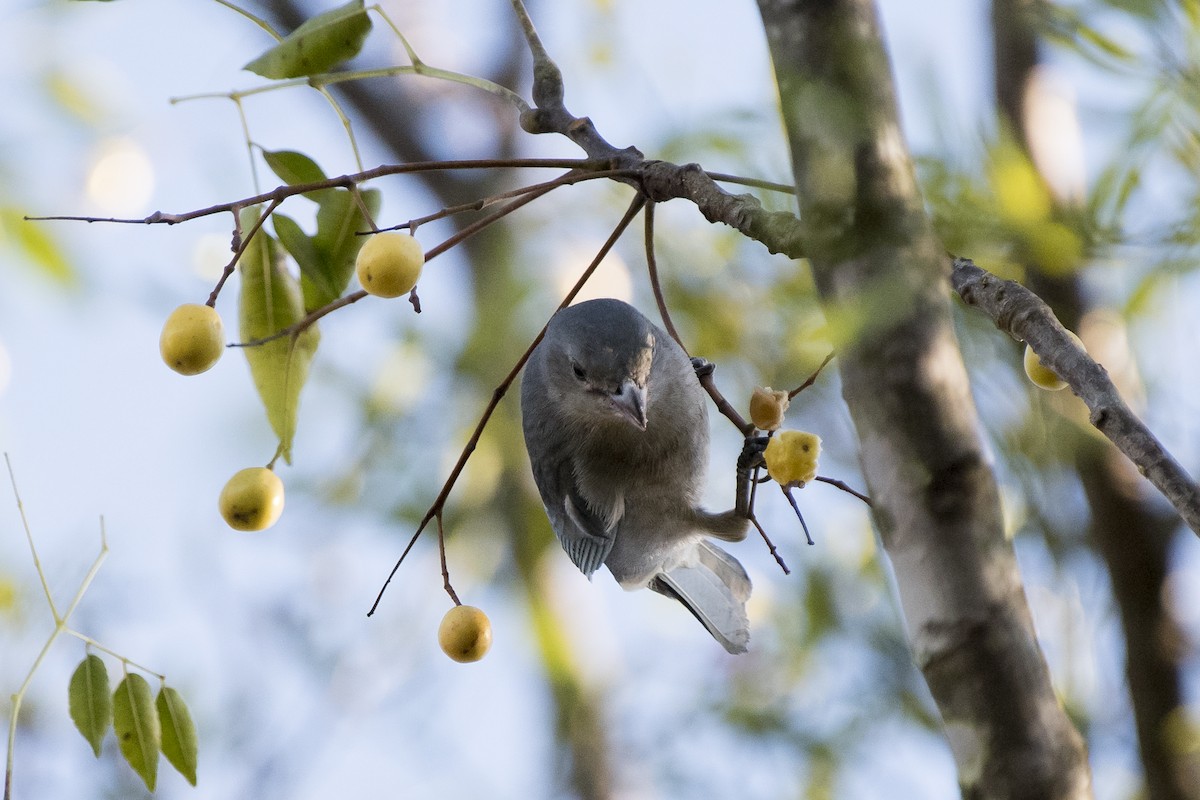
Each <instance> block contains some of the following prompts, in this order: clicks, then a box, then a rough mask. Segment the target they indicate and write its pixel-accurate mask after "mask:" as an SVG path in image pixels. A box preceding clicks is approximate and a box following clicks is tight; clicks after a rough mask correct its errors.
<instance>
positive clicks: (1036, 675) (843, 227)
mask: <svg viewBox="0 0 1200 800" xmlns="http://www.w3.org/2000/svg"><path fill="white" fill-rule="evenodd" d="M759 7H760V10H761V12H762V16H763V20H764V23H765V27H766V32H767V38H768V42H769V44H770V49H771V55H772V59H773V62H774V66H775V72H776V78H777V80H778V83H779V88H780V94H781V98H782V101H783V114H784V122H785V125H786V127H787V132H788V137H789V141H790V144H791V150H792V159H793V167H794V170H795V177H796V186H797V190H798V193H799V197H800V206H801V219H802V220H803V222H804V226H805V230H804V233H805V236H804V239H805V242H806V248H807V251H808V253H809V257H810V260H811V262H812V267H813V270H814V273H815V276H816V281H817V286H818V289H819V291H820V293H821V296H822V300H823V303H824V304H825V306H826V308H827V311H828V313H829V314H830V315H831V316H832V317H835V318H846V317H847V316H850V317H851V318H852V319H854V320H857V322H858V324H857V327H855V328H854V329H853V330H852V332H850V333H848V334H847V337H846V341H844V342H841V343H840V345H839V353H840V358H839V362H840V367H841V371H842V377H843V386H844V395H845V398H846V402H847V404H848V406H849V409H850V413H851V415H852V417H853V419H854V422H855V425H856V427H857V430H858V436H859V442H860V457H861V459H862V463H863V469H864V472H865V475H866V478H867V483H868V486H869V489H870V494H871V498H872V501H873V503H874V513H875V517H876V523H877V525H878V527H879V531H880V535H881V538H882V540H883V544H884V547H885V549H886V551H887V553H888V556H889V558H890V560H891V564H892V567H893V569H894V571H895V575H896V579H897V585H898V587H899V592H900V600H901V606H902V611H903V614H904V618H905V621H906V624H907V626H908V632H909V638H910V642H911V645H912V649H913V653H914V656H915V658H916V661H917V663H918V665H919V666H920V668H921V670H922V671H923V673H924V675H925V679H926V681H927V682H928V684H929V687H930V689H931V690H932V693H933V696H934V699H935V700H936V701H937V703H938V706H939V708H940V710H941V713H942V717H943V719H944V721H945V725H946V733H947V737H948V739H949V741H950V744H951V747H952V749H953V750H954V754H955V758H956V761H957V764H958V769H959V781H960V784H961V787H962V790H963V793H964V796H966V797H971V798H1084V797H1089V796H1090V794H1091V785H1090V776H1089V773H1088V768H1087V762H1086V757H1085V754H1084V749H1083V744H1082V741H1081V739H1080V737H1079V734H1078V733H1077V732H1076V731H1075V729H1074V728H1073V727H1072V726H1071V724H1070V722H1069V721H1068V719H1067V717H1066V715H1065V713H1064V712H1063V710H1062V708H1061V707H1060V706H1059V704H1058V702H1057V699H1056V698H1055V695H1054V692H1053V690H1052V688H1051V685H1050V678H1049V674H1048V671H1047V668H1046V664H1045V661H1044V659H1043V657H1042V654H1041V652H1040V650H1039V649H1038V647H1037V644H1036V641H1035V638H1034V631H1033V626H1032V622H1031V619H1030V615H1029V610H1028V607H1027V604H1026V601H1025V596H1024V592H1023V589H1022V586H1021V581H1020V577H1019V575H1018V572H1017V567H1016V562H1015V558H1014V555H1013V551H1012V548H1011V546H1010V544H1009V543H1008V542H1007V541H1006V540H1005V538H1004V534H1003V529H1002V524H1001V523H1002V520H1001V514H1000V506H999V498H998V493H997V488H996V484H995V479H994V477H993V475H992V473H991V470H990V468H989V466H988V464H987V461H986V458H985V456H984V451H983V445H982V442H981V440H980V437H979V433H978V430H979V424H978V419H977V416H976V411H975V408H974V404H973V402H972V400H971V395H970V390H969V387H968V384H967V376H966V370H965V367H964V366H963V363H962V358H961V355H960V353H959V351H958V347H957V344H956V342H955V338H954V334H953V331H952V328H951V324H950V306H949V299H948V285H947V281H946V273H947V267H948V262H947V259H946V257H945V255H944V254H943V252H942V250H941V247H940V246H939V243H938V242H937V240H936V239H935V237H934V236H933V234H932V231H931V229H930V225H929V220H928V218H927V216H926V215H925V212H924V209H923V205H922V202H921V198H920V195H919V192H918V190H917V186H916V181H915V178H914V175H913V171H912V165H911V162H910V160H909V157H908V155H907V152H906V150H905V147H904V144H903V141H902V137H901V135H900V129H899V123H898V120H897V111H896V104H895V99H894V96H893V90H892V84H891V77H890V69H889V65H888V63H887V57H886V54H885V52H884V49H883V44H882V41H881V39H880V34H879V30H878V23H877V20H876V15H875V10H874V8H873V6H872V4H871V3H869V2H866V1H865V0H822V1H820V2H818V1H817V0H807V1H802V0H791V1H788V0H759ZM852 312H856V313H852Z"/></svg>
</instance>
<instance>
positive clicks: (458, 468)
mask: <svg viewBox="0 0 1200 800" xmlns="http://www.w3.org/2000/svg"><path fill="white" fill-rule="evenodd" d="M644 204H645V200H644V199H643V198H642V196H641V195H636V196H634V198H633V200H632V201H631V202H630V204H629V208H628V209H627V210H626V211H625V216H623V217H621V221H620V222H618V223H617V226H616V227H615V228H614V229H613V232H612V233H611V234H609V237H608V239H607V240H606V241H605V242H604V244H603V245H602V246H601V247H600V251H599V252H598V253H597V254H596V257H595V258H593V259H592V263H591V264H589V265H588V267H587V269H585V270H584V271H583V274H582V275H580V276H579V280H577V281H576V282H575V285H574V286H573V287H571V291H569V292H567V295H566V297H564V298H563V301H562V302H561V303H560V304H559V306H558V309H559V310H561V309H564V308H566V307H567V306H569V305H570V304H571V301H572V300H574V299H575V296H576V295H577V294H579V291H580V290H581V289H582V288H583V286H584V284H585V283H587V281H588V279H589V278H591V277H592V274H593V273H594V272H595V271H596V269H597V268H598V267H599V266H600V264H601V263H602V262H603V261H604V258H605V256H607V255H608V253H609V251H610V250H612V248H613V246H614V245H615V244H616V243H617V240H618V239H620V238H621V234H623V233H624V232H625V229H626V228H628V227H629V224H630V223H631V222H633V218H634V217H636V216H637V213H638V212H639V211H641V210H642V206H643V205H644ZM549 325H550V321H549V320H547V321H546V324H545V325H543V326H542V330H541V331H540V332H539V333H538V335H537V336H535V337H534V339H533V341H532V342H531V343H530V345H529V347H527V348H525V352H524V353H523V354H522V355H521V357H520V358H519V359H518V360H517V363H516V364H515V365H513V368H512V369H511V370H509V373H508V375H506V376H505V377H504V380H502V381H501V382H500V385H499V386H497V387H496V388H495V389H494V390H493V391H492V398H491V400H490V401H488V405H487V408H485V409H484V410H483V414H482V416H480V418H479V422H478V423H477V424H476V425H475V430H474V431H473V432H472V433H471V438H470V439H469V440H468V441H467V443H466V445H465V446H464V447H463V450H462V453H460V454H459V456H458V461H457V462H456V463H455V464H454V468H453V469H452V470H451V471H450V475H449V477H447V478H446V482H445V483H444V484H442V490H441V491H440V492H438V496H437V498H436V499H435V500H434V501H433V505H431V506H430V507H429V510H428V511H426V512H425V516H424V517H422V518H421V522H420V524H419V525H418V526H417V530H416V532H415V533H413V535H412V538H411V539H409V540H408V544H407V545H406V546H405V548H404V552H402V553H401V554H400V558H398V559H396V563H395V565H394V566H393V567H392V571H391V572H390V573H388V576H387V580H385V581H384V582H383V586H381V587H380V589H379V594H378V595H376V596H375V602H374V603H372V604H371V609H370V610H369V611H368V612H367V616H368V617H369V616H372V615H373V614H374V613H375V609H377V608H378V607H379V602H380V600H382V599H383V593H384V592H386V591H387V587H388V585H389V584H390V583H391V582H392V578H393V577H395V575H396V571H397V570H399V569H400V565H401V564H403V563H404V559H405V558H406V557H407V556H408V554H409V551H411V550H412V548H413V545H415V544H416V543H417V539H418V538H420V536H421V533H422V531H424V530H425V527H426V526H427V525H428V524H429V521H430V520H431V519H433V518H434V516H436V515H439V514H441V512H442V509H443V508H444V507H445V505H446V500H447V498H448V497H449V496H450V491H451V490H452V489H453V488H454V484H455V483H456V482H457V481H458V476H459V475H461V474H462V471H463V469H464V468H465V467H466V465H467V460H468V459H470V457H471V454H472V453H473V452H475V448H476V446H477V445H478V444H479V439H480V437H482V436H483V431H484V428H486V427H487V424H488V421H489V420H490V419H491V418H492V414H493V413H495V411H496V407H497V406H498V405H499V404H500V400H501V399H503V397H504V395H505V393H507V392H508V389H509V387H510V386H512V384H513V381H515V380H516V379H517V375H519V374H520V372H521V370H522V368H524V366H525V362H527V361H528V360H529V357H530V356H531V355H533V351H534V349H535V348H536V347H537V346H538V345H539V344H541V341H542V339H543V338H544V337H545V335H546V328H547V327H548V326H549Z"/></svg>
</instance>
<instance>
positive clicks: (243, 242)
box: [205, 200, 283, 307]
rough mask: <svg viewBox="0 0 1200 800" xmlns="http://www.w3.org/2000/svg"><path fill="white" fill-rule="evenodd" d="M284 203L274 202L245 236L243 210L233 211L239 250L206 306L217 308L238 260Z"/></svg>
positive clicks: (234, 232)
mask: <svg viewBox="0 0 1200 800" xmlns="http://www.w3.org/2000/svg"><path fill="white" fill-rule="evenodd" d="M282 202H283V200H272V201H271V204H270V205H269V206H268V207H267V210H266V211H264V212H263V213H262V214H260V215H259V217H258V219H257V220H255V222H254V226H253V227H252V228H250V230H249V231H248V232H247V233H245V234H244V235H243V233H242V214H241V209H240V208H237V209H234V210H233V235H234V239H236V240H237V249H236V250H235V251H234V253H233V258H231V259H229V263H228V264H226V265H225V269H223V270H221V277H220V278H219V279H218V280H217V285H216V286H214V287H213V290H212V292H210V293H209V295H208V301H207V302H206V303H205V305H209V306H214V307H215V306H216V304H217V297H218V296H219V295H220V294H221V289H223V288H224V287H225V282H226V281H228V280H229V276H230V275H232V274H233V271H234V269H236V268H237V263H238V260H239V259H240V258H241V257H242V256H243V255H245V253H246V248H247V247H249V246H250V242H251V240H252V239H254V235H255V234H256V233H258V232H259V230H260V229H261V228H262V226H263V224H264V223H265V222H266V221H267V218H268V217H270V216H271V214H272V213H274V211H275V209H277V208H279V204H280V203H282Z"/></svg>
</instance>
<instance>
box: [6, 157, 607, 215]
mask: <svg viewBox="0 0 1200 800" xmlns="http://www.w3.org/2000/svg"><path fill="white" fill-rule="evenodd" d="M507 168H513V169H526V168H528V169H569V170H600V169H610V168H612V162H611V161H610V160H605V159H586V158H481V159H463V160H457V161H414V162H412V163H409V164H382V165H380V166H378V167H374V168H372V169H368V170H363V171H362V172H355V173H351V174H347V175H339V176H337V177H335V178H325V179H324V180H319V181H312V182H310V183H296V184H291V185H287V186H278V187H276V188H275V189H272V190H271V191H269V192H264V193H260V194H257V195H254V196H253V197H247V198H244V199H242V200H233V201H231V202H228V203H218V204H216V205H212V206H208V207H206V208H199V209H196V210H194V211H185V212H182V213H178V214H172V213H168V212H164V211H155V212H154V213H153V214H151V215H150V216H148V217H142V218H140V219H133V218H124V219H122V218H118V217H87V216H78V215H71V214H52V215H48V216H28V215H27V216H25V217H24V219H25V220H26V221H27V222H47V221H54V220H64V221H69V222H112V223H119V224H125V225H156V224H159V225H161V224H165V225H178V224H179V223H181V222H189V221H191V220H193V219H199V218H200V217H209V216H212V215H213V214H221V213H224V212H228V211H236V210H237V209H238V208H244V207H246V206H253V205H258V204H259V203H266V202H270V201H272V200H278V201H280V202H282V201H284V200H286V199H287V198H289V197H295V196H296V195H302V194H309V193H311V192H319V191H321V190H322V189H337V188H341V189H349V188H351V187H352V186H355V185H357V184H360V183H365V182H367V181H371V180H375V179H376V178H382V177H386V176H388V175H404V174H410V173H415V172H437V171H444V170H459V169H507Z"/></svg>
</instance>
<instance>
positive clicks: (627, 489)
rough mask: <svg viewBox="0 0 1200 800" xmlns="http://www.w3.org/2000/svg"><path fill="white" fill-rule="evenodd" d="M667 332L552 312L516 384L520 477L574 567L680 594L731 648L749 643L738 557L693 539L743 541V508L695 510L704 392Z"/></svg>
mask: <svg viewBox="0 0 1200 800" xmlns="http://www.w3.org/2000/svg"><path fill="white" fill-rule="evenodd" d="M695 369H696V368H695V367H694V366H693V363H692V361H691V360H690V359H689V358H688V356H687V354H686V353H685V352H684V350H683V348H681V347H680V346H679V345H678V344H677V343H676V342H675V340H674V339H672V338H671V337H670V336H668V335H667V334H666V333H664V332H663V331H662V330H660V329H659V328H658V327H656V326H655V325H654V324H653V323H652V322H650V320H648V319H646V317H644V316H643V315H642V314H641V313H639V312H638V311H637V309H635V308H633V306H630V305H629V304H628V303H623V302H621V301H620V300H612V299H602V300H590V301H587V302H584V303H580V304H578V305H575V306H571V307H569V308H566V309H563V310H562V311H559V312H558V313H557V314H555V315H554V318H553V319H551V321H550V325H549V327H548V328H547V329H546V337H545V338H544V339H543V340H542V342H541V343H540V344H539V345H538V346H537V348H536V349H534V351H533V353H532V355H530V357H529V362H528V364H526V366H525V376H524V379H523V380H522V383H521V417H522V426H523V428H524V431H525V446H526V448H527V449H528V451H529V460H530V462H531V464H532V466H533V476H534V480H535V481H536V483H537V487H538V491H539V492H540V493H541V496H542V502H543V503H544V504H545V506H546V514H547V516H549V518H550V524H551V525H552V526H553V528H554V532H555V534H557V536H558V540H559V542H560V543H561V544H562V546H563V549H564V550H566V552H567V555H568V556H570V558H571V560H572V561H573V562H574V563H575V566H577V567H579V569H580V570H581V571H582V572H583V573H584V574H585V575H587V576H588V577H589V578H590V577H591V576H592V573H594V572H595V571H596V570H597V569H599V567H600V565H601V564H604V565H606V566H607V567H608V569H609V571H610V572H611V573H612V575H613V577H614V578H616V580H617V582H618V583H620V584H621V586H623V587H624V588H625V589H630V590H632V589H640V588H643V587H647V586H648V587H649V588H651V589H653V590H654V591H656V592H659V593H660V594H664V595H667V596H668V597H673V598H675V599H676V600H678V601H680V602H681V603H683V605H684V606H686V607H687V609H688V610H689V611H691V612H692V613H693V614H694V615H695V616H696V618H697V619H699V620H700V622H701V623H703V625H704V627H705V628H707V629H708V631H709V633H711V634H712V635H713V637H714V638H715V639H716V640H717V641H718V642H720V643H721V644H722V645H723V646H724V647H725V649H726V650H728V651H729V652H731V653H743V652H745V651H746V643H747V642H748V641H749V639H750V630H749V622H748V620H747V618H746V600H747V599H749V597H750V578H749V577H748V576H747V575H746V571H745V570H744V569H743V568H742V565H741V564H739V563H738V561H737V560H736V559H735V558H734V557H733V556H731V555H729V553H726V552H725V551H724V550H722V549H721V548H719V547H717V546H716V545H715V544H714V543H712V542H710V541H709V540H708V539H707V538H705V537H709V536H711V537H715V538H717V539H723V540H725V541H730V542H736V541H741V540H742V539H745V538H746V530H747V525H748V524H749V521H748V519H747V516H746V514H745V513H744V512H739V511H738V510H737V509H736V508H735V509H734V510H730V511H726V512H724V513H720V514H713V513H710V512H708V511H705V510H703V509H701V508H699V506H698V505H697V503H698V500H699V496H700V490H701V487H702V485H703V482H704V470H705V465H706V463H707V461H708V412H707V397H706V395H705V392H704V389H703V388H702V387H701V386H700V382H699V380H698V379H697V377H696V371H695Z"/></svg>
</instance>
